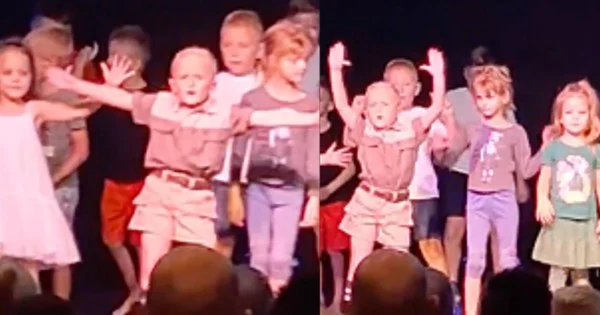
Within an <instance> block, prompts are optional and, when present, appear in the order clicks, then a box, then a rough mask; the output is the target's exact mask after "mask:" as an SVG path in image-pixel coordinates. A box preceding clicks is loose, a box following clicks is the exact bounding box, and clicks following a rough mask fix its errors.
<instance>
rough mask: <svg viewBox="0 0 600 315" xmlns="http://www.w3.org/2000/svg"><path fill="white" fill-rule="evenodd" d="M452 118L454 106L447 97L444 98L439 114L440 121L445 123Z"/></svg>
mask: <svg viewBox="0 0 600 315" xmlns="http://www.w3.org/2000/svg"><path fill="white" fill-rule="evenodd" d="M452 119H454V108H453V107H452V103H450V101H449V100H448V99H444V108H443V109H442V113H441V114H440V121H441V122H442V123H444V124H445V123H447V122H449V121H451V120H452Z"/></svg>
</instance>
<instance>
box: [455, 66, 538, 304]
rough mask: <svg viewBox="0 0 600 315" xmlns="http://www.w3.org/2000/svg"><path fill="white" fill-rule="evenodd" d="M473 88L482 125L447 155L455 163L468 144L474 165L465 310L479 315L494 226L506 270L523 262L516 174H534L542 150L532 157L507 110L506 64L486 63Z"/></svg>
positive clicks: (509, 86)
mask: <svg viewBox="0 0 600 315" xmlns="http://www.w3.org/2000/svg"><path fill="white" fill-rule="evenodd" d="M470 83H471V84H470V86H469V89H470V91H471V93H472V94H473V98H474V99H475V102H476V105H477V109H478V111H479V112H480V113H481V116H482V120H481V123H480V124H477V125H474V126H471V127H467V129H468V130H467V135H468V137H467V136H465V135H464V134H463V136H459V137H455V141H451V144H450V146H451V148H450V150H449V152H447V153H448V155H447V156H446V158H447V161H446V162H447V165H452V164H453V163H454V162H455V161H456V158H457V157H458V156H459V155H460V154H461V153H462V152H464V150H466V149H467V148H468V147H469V146H470V148H471V152H472V155H471V163H470V169H471V171H470V173H469V179H468V193H467V209H466V210H467V266H466V271H465V273H466V279H465V294H464V297H465V313H466V315H476V314H477V311H478V307H479V296H480V292H481V276H482V274H483V271H484V269H485V264H486V257H487V256H486V252H487V240H488V238H489V235H490V229H491V228H492V226H493V227H494V228H495V230H496V231H497V233H498V248H499V253H500V257H499V265H500V268H501V269H503V270H504V269H508V268H513V267H515V266H517V265H518V264H519V259H518V258H517V230H518V227H519V207H518V205H517V199H516V194H515V180H514V178H515V177H514V176H515V172H517V173H518V174H519V176H521V178H524V179H528V178H530V177H532V176H533V175H535V174H536V173H537V171H538V170H539V167H540V153H539V152H538V154H536V155H535V156H533V157H532V156H531V148H530V146H529V140H528V138H527V134H526V133H525V129H523V127H522V126H520V125H519V124H516V123H513V122H510V121H508V120H507V118H506V115H505V114H504V113H505V111H506V109H507V107H508V106H510V105H511V104H512V103H513V88H512V83H511V78H510V74H509V71H508V69H507V68H506V67H503V66H495V65H492V66H483V67H482V68H481V69H480V70H478V71H477V73H476V74H475V75H474V77H473V80H472V81H471V82H470Z"/></svg>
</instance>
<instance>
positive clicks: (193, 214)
mask: <svg viewBox="0 0 600 315" xmlns="http://www.w3.org/2000/svg"><path fill="white" fill-rule="evenodd" d="M123 69H124V68H122V67H115V68H111V69H107V70H109V71H106V73H105V76H111V77H113V76H114V78H115V81H117V80H116V77H118V76H121V79H122V80H124V79H126V78H129V77H131V76H133V75H134V72H125V71H123ZM216 72H217V62H216V59H215V58H214V56H213V55H212V53H210V51H208V50H206V49H204V48H200V47H188V48H185V49H183V50H181V51H179V52H178V53H177V54H176V55H175V57H174V58H173V61H172V63H171V71H170V78H169V86H170V91H169V92H166V91H165V92H159V93H156V94H145V93H141V92H134V93H131V92H128V91H126V90H124V89H119V88H115V87H111V86H106V85H99V84H94V83H90V82H86V81H83V80H79V79H77V78H75V77H73V76H72V75H70V74H69V73H67V72H66V71H64V70H61V69H58V68H53V69H50V70H48V77H49V79H50V81H51V82H52V83H53V84H55V85H56V86H58V87H60V88H64V89H68V90H72V91H74V92H76V93H78V94H82V95H85V96H89V97H91V98H93V99H96V100H98V101H100V102H102V103H104V104H107V105H110V106H113V107H117V108H121V109H123V110H127V111H131V115H132V118H133V121H134V122H135V123H137V124H141V125H146V126H148V127H149V128H150V141H149V143H148V147H147V149H146V157H145V166H146V167H147V168H148V169H149V170H150V173H149V175H148V176H146V180H145V182H144V187H143V188H142V191H141V192H140V194H139V195H138V196H137V197H136V199H135V200H134V204H135V205H136V210H135V213H134V215H133V217H132V219H131V222H130V224H129V229H130V230H135V231H140V232H141V234H142V236H141V250H140V252H141V253H140V267H141V268H140V269H141V270H140V287H141V289H142V290H143V292H146V291H147V290H148V285H149V278H150V272H151V271H152V269H153V268H154V266H155V265H156V263H157V262H158V260H159V259H160V258H161V257H162V256H163V255H164V254H165V253H167V251H169V249H170V248H171V246H172V243H173V242H179V243H191V244H200V245H203V246H207V247H210V248H214V247H215V244H216V235H215V218H216V209H215V208H216V205H215V196H214V193H213V190H212V185H211V182H212V178H213V176H214V175H215V174H217V173H218V172H219V171H220V170H221V168H222V164H223V159H224V156H225V149H226V146H227V140H228V139H229V137H230V136H231V135H232V129H231V122H230V113H229V111H222V110H220V109H219V107H217V106H215V102H214V100H213V99H212V98H210V91H211V90H212V88H213V87H214V78H215V75H216ZM291 115H293V112H290V111H287V110H285V109H282V110H271V111H263V112H252V111H251V110H244V112H243V113H242V119H243V120H244V121H249V122H250V124H251V125H255V124H259V125H262V124H264V125H269V124H270V123H272V122H277V123H278V124H279V123H285V124H295V123H297V122H299V123H301V124H310V123H315V124H316V123H317V122H318V119H319V118H318V113H314V114H313V113H309V114H305V115H303V116H302V117H299V116H298V115H296V116H295V117H294V118H295V119H294V121H286V120H287V119H288V117H289V116H291Z"/></svg>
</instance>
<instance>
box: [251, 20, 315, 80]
mask: <svg viewBox="0 0 600 315" xmlns="http://www.w3.org/2000/svg"><path fill="white" fill-rule="evenodd" d="M264 48H265V58H264V60H263V64H262V66H263V70H264V72H265V75H267V76H269V75H271V74H273V73H274V72H275V71H277V68H276V67H277V64H278V63H279V61H280V60H281V58H282V57H284V56H287V55H292V56H294V57H297V58H302V59H305V60H307V59H308V58H309V57H310V56H311V55H312V53H313V51H314V49H315V45H314V44H313V42H312V40H311V39H310V35H309V33H308V31H307V30H306V29H305V28H303V27H301V26H299V25H297V24H295V23H293V22H291V21H289V20H281V21H279V22H277V23H275V24H274V25H273V26H271V27H270V28H269V29H267V31H266V32H265V36H264Z"/></svg>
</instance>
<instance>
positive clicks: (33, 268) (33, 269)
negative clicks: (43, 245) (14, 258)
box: [21, 260, 40, 290]
mask: <svg viewBox="0 0 600 315" xmlns="http://www.w3.org/2000/svg"><path fill="white" fill-rule="evenodd" d="M21 264H22V266H23V268H25V270H27V272H28V273H29V275H31V278H32V279H33V281H34V282H35V284H36V285H37V287H38V290H39V288H40V266H39V264H37V263H36V262H34V261H28V260H25V261H22V262H21Z"/></svg>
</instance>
